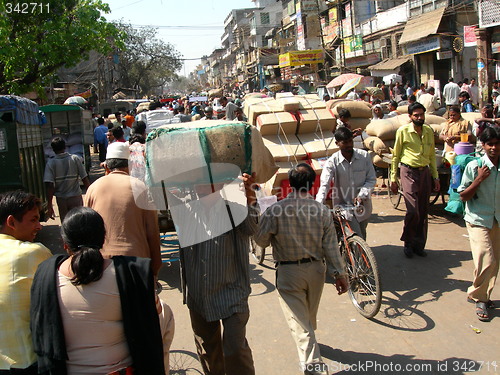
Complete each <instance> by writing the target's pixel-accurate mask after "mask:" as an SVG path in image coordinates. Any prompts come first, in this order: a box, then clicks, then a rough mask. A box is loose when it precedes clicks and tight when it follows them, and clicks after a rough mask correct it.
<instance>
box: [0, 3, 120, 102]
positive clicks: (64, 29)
mask: <svg viewBox="0 0 500 375" xmlns="http://www.w3.org/2000/svg"><path fill="white" fill-rule="evenodd" d="M26 5H27V7H26ZM109 11H110V9H109V6H108V5H107V4H105V3H103V2H102V1H101V0H44V1H43V2H38V3H30V2H25V3H23V2H17V1H12V2H4V1H1V2H0V46H1V48H0V93H10V94H23V93H25V92H28V91H31V90H34V89H40V88H41V87H43V85H44V84H46V83H47V82H48V81H49V79H50V78H51V77H52V74H53V73H54V72H55V71H56V70H57V69H58V68H60V67H62V66H66V67H71V66H73V65H75V64H77V63H78V62H79V61H81V60H84V59H86V58H88V53H89V51H91V50H95V51H98V52H100V53H104V54H107V53H110V52H111V51H112V49H113V47H121V46H122V42H121V39H122V36H121V33H120V31H119V30H118V29H117V28H116V27H115V26H114V25H113V24H111V23H109V22H107V21H106V19H105V18H104V17H103V16H102V15H101V14H102V13H109Z"/></svg>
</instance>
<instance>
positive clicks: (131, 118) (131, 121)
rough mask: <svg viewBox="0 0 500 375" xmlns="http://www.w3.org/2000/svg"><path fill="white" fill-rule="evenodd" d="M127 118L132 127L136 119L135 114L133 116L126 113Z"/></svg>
mask: <svg viewBox="0 0 500 375" xmlns="http://www.w3.org/2000/svg"><path fill="white" fill-rule="evenodd" d="M125 120H126V121H127V122H126V123H125V124H126V125H127V126H128V127H129V128H131V127H132V125H133V124H134V121H135V117H134V116H131V115H126V116H125Z"/></svg>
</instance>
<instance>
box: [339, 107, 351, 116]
mask: <svg viewBox="0 0 500 375" xmlns="http://www.w3.org/2000/svg"><path fill="white" fill-rule="evenodd" d="M340 117H345V118H351V112H350V111H349V110H348V109H347V108H342V109H341V110H340V111H339V118H340Z"/></svg>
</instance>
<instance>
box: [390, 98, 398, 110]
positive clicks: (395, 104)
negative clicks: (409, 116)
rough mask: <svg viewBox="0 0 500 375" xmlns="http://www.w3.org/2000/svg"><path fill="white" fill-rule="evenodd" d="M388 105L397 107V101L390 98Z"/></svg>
mask: <svg viewBox="0 0 500 375" xmlns="http://www.w3.org/2000/svg"><path fill="white" fill-rule="evenodd" d="M389 105H392V106H393V107H394V108H398V103H397V102H396V101H395V100H391V101H390V102H389Z"/></svg>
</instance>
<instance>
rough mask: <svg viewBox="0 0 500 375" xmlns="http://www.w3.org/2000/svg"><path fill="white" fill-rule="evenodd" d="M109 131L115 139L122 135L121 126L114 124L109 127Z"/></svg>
mask: <svg viewBox="0 0 500 375" xmlns="http://www.w3.org/2000/svg"><path fill="white" fill-rule="evenodd" d="M111 133H112V134H113V137H115V138H116V139H120V138H122V137H123V134H124V133H123V128H122V127H121V126H114V127H113V128H112V129H111Z"/></svg>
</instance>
